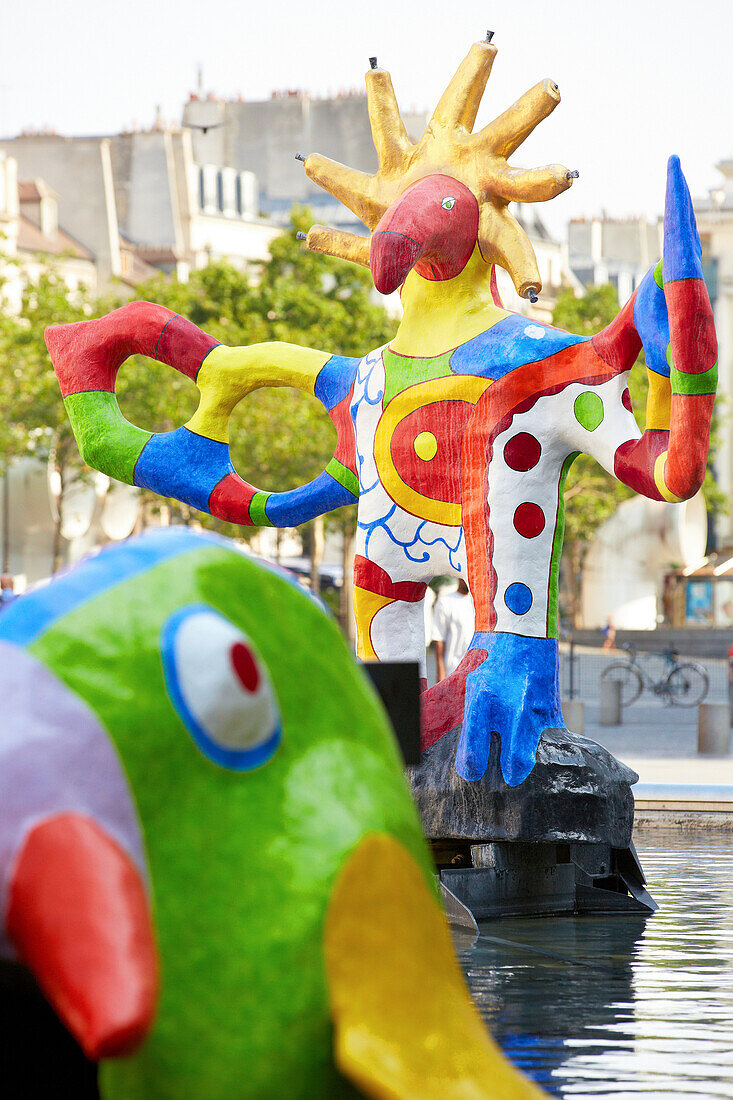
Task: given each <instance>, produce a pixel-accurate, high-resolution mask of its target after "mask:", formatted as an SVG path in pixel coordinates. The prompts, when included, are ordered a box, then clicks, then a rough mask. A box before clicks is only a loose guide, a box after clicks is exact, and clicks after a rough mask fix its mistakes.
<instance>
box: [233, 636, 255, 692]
mask: <svg viewBox="0 0 733 1100" xmlns="http://www.w3.org/2000/svg"><path fill="white" fill-rule="evenodd" d="M231 656H232V667H233V669H234V671H235V673H236V674H237V676H238V678H239V681H240V683H241V684H242V686H243V687H245V688H246V689H247V691H257V686H258V684H259V682H260V674H259V671H258V669H257V665H256V664H255V659H254V657H253V656H252V654H251V653H250V651H249V647H248V646H246V645H245V644H244V642H235V643H234V645H233V646H232V654H231Z"/></svg>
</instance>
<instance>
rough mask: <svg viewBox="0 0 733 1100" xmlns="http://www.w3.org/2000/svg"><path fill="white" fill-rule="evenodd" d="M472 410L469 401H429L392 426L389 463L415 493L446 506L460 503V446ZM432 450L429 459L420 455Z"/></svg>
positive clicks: (472, 407)
mask: <svg viewBox="0 0 733 1100" xmlns="http://www.w3.org/2000/svg"><path fill="white" fill-rule="evenodd" d="M473 410H474V406H473V405H472V404H471V403H470V402H469V401H432V402H431V403H430V404H429V405H422V406H421V408H419V409H415V411H414V412H411V413H410V414H409V415H408V416H406V417H405V418H404V420H401V421H400V423H399V424H398V425H397V426H396V428H395V429H394V432H393V433H392V439H391V441H390V451H391V454H392V461H393V462H394V467H395V470H396V471H397V473H398V474H399V476H400V477H401V478H402V480H403V481H404V483H405V484H406V485H409V486H410V488H411V489H414V490H415V492H416V493H420V495H421V496H425V497H429V498H430V499H431V500H441V501H445V502H446V503H447V504H460V503H461V443H462V440H463V432H464V430H465V427H466V425H467V424H468V421H469V419H470V417H471V414H472V413H473ZM420 437H422V439H421V438H420ZM430 437H432V439H433V440H434V446H433V447H431V446H429V444H430V442H431V440H430ZM416 441H417V447H416ZM421 444H424V445H421ZM433 450H434V454H433V456H432V457H425V458H423V457H421V455H420V451H422V452H423V453H424V454H426V455H429V454H430V452H431V451H433Z"/></svg>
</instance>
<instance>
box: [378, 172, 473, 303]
mask: <svg viewBox="0 0 733 1100" xmlns="http://www.w3.org/2000/svg"><path fill="white" fill-rule="evenodd" d="M478 221H479V208H478V201H477V199H476V196H475V195H474V194H473V192H472V191H469V189H468V188H467V187H465V186H464V184H462V183H459V182H458V180H456V179H453V177H452V176H444V175H435V176H426V178H425V179H422V180H419V181H418V182H417V183H415V184H413V186H412V187H410V188H409V189H408V190H407V191H405V193H404V194H403V195H400V197H399V198H398V199H397V201H396V202H394V203H393V204H392V206H390V208H389V209H388V210H387V211H386V212H385V213H384V215H383V216H382V218H381V220H380V222H379V224H378V225H377V227H376V229H375V230H374V233H373V234H372V243H371V254H370V259H369V266H370V267H371V271H372V277H373V279H374V285H375V287H376V288H377V290H378V291H379V292H380V294H391V293H392V292H393V291H394V290H397V288H398V287H399V286H401V285H402V283H404V281H405V279H406V278H407V276H408V275H409V273H410V271H411V270H412V269H413V268H415V270H416V271H417V273H418V274H419V275H421V276H422V277H423V278H424V279H431V280H443V279H452V278H454V276H456V275H458V274H460V272H461V271H463V269H464V267H465V266H466V264H467V263H468V261H469V259H470V258H471V254H472V252H473V249H474V246H475V244H476V239H477V235H478Z"/></svg>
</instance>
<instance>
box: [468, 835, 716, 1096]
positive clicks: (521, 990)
mask: <svg viewBox="0 0 733 1100" xmlns="http://www.w3.org/2000/svg"><path fill="white" fill-rule="evenodd" d="M636 846H637V850H638V852H639V856H640V859H641V862H642V865H643V867H644V870H645V872H646V876H647V880H648V884H649V890H650V892H651V894H652V896H653V897H654V898H655V900H656V901H657V902H658V903H659V911H658V912H657V913H655V914H654V915H653V916H651V917H647V918H640V917H629V916H620V915H619V916H612V917H553V918H540V919H536V920H527V919H517V920H506V921H498V922H487V923H483V924H482V925H481V936H480V937H479V940H478V942H477V944H476V946H475V947H474V948H472V949H471V950H470V951H467V952H464V953H463V954H462V956H461V959H462V962H463V966H464V969H465V971H466V974H467V977H468V981H469V985H470V986H471V990H472V992H473V995H474V998H475V1000H476V1002H477V1004H478V1006H479V1008H480V1011H481V1013H482V1014H483V1016H484V1018H485V1020H486V1021H487V1023H488V1025H489V1028H490V1030H491V1032H492V1034H493V1035H494V1037H495V1038H496V1039H497V1040H498V1042H499V1043H500V1044H501V1046H502V1047H503V1049H504V1050H505V1052H506V1053H507V1055H508V1056H509V1057H510V1058H511V1060H512V1061H513V1062H514V1063H515V1064H516V1065H518V1066H521V1067H522V1069H523V1070H524V1071H525V1072H526V1073H527V1074H529V1075H530V1076H531V1077H533V1078H534V1079H535V1080H536V1081H538V1082H539V1083H540V1084H541V1085H542V1086H543V1087H544V1088H545V1089H546V1091H547V1092H548V1093H550V1095H552V1096H561V1097H565V1096H573V1097H597V1096H614V1097H617V1098H621V1097H638V1096H641V1095H645V1096H654V1097H660V1098H663V1097H680V1096H685V1097H695V1098H698V1100H703V1098H704V1100H713V1098H717V1097H731V1098H733V836H726V835H723V834H718V835H710V836H703V835H700V834H699V833H686V834H677V835H675V834H673V833H668V832H666V831H665V832H661V831H659V830H648V831H647V832H646V833H643V832H639V833H638V835H637V837H636Z"/></svg>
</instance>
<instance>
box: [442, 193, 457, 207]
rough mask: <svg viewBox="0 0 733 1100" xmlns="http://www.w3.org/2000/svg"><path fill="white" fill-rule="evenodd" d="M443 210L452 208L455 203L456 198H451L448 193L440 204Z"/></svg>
mask: <svg viewBox="0 0 733 1100" xmlns="http://www.w3.org/2000/svg"><path fill="white" fill-rule="evenodd" d="M440 205H441V206H442V207H443V209H444V210H452V209H453V207H454V206H455V205H456V200H455V199H452V198H451V197H450V195H448V196H446V198H444V199H443V201H442V202H441V204H440Z"/></svg>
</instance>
